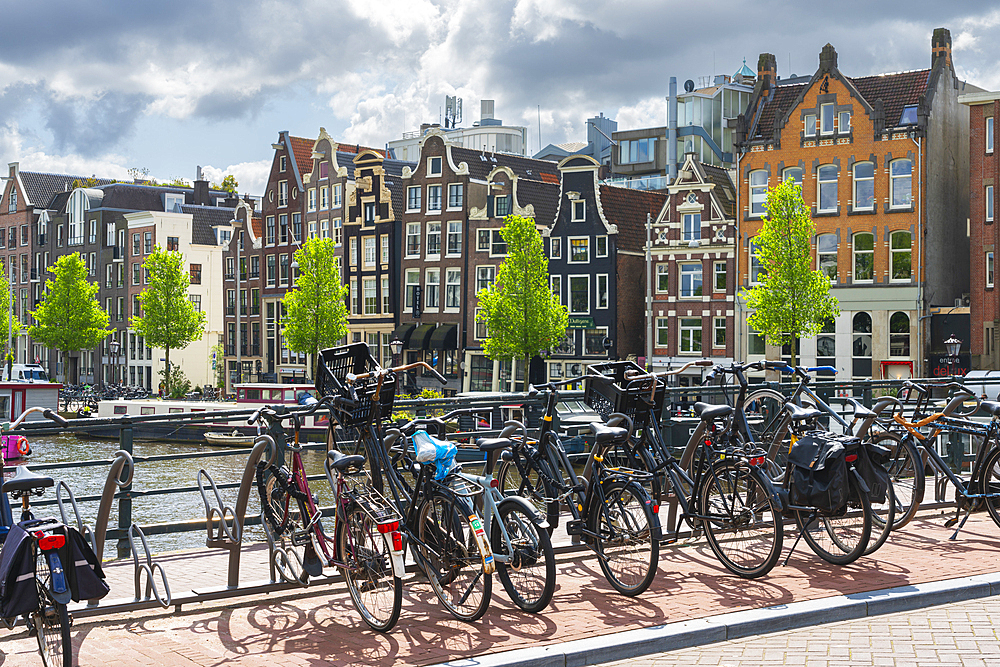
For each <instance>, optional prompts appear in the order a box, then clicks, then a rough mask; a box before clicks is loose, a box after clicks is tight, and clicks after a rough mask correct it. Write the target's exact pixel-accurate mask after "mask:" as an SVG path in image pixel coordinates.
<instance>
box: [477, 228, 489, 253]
mask: <svg viewBox="0 0 1000 667" xmlns="http://www.w3.org/2000/svg"><path fill="white" fill-rule="evenodd" d="M489 249H490V230H488V229H477V230H476V250H479V251H481V252H486V251H488V250H489Z"/></svg>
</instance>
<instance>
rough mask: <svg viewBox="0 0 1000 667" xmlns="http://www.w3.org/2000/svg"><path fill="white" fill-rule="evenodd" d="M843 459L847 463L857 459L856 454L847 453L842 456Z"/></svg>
mask: <svg viewBox="0 0 1000 667" xmlns="http://www.w3.org/2000/svg"><path fill="white" fill-rule="evenodd" d="M844 460H845V461H847V462H848V463H854V462H855V461H857V460H858V455H857V454H848V455H847V456H845V457H844Z"/></svg>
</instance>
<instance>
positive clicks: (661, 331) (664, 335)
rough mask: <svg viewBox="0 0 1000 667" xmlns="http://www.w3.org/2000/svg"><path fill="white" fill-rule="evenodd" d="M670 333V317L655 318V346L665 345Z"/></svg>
mask: <svg viewBox="0 0 1000 667" xmlns="http://www.w3.org/2000/svg"><path fill="white" fill-rule="evenodd" d="M669 333H670V318H669V317H657V318H656V347H666V346H667V341H668V340H669Z"/></svg>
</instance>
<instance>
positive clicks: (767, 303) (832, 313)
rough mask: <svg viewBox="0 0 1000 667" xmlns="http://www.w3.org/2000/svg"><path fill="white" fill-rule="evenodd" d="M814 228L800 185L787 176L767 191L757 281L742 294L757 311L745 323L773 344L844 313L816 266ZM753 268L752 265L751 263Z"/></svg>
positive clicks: (806, 333) (808, 331)
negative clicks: (813, 240) (813, 251)
mask: <svg viewBox="0 0 1000 667" xmlns="http://www.w3.org/2000/svg"><path fill="white" fill-rule="evenodd" d="M815 232H816V226H815V225H814V224H813V221H812V218H810V216H809V211H808V209H807V208H806V206H805V204H804V203H803V201H802V188H801V187H800V186H798V185H796V183H795V181H793V180H791V179H789V180H787V181H785V182H783V183H780V184H778V185H777V186H775V187H774V188H772V189H771V190H769V191H768V193H767V203H766V213H765V215H764V227H763V229H761V231H760V234H758V235H757V236H756V237H755V238H754V246H755V247H756V251H755V253H754V257H755V258H756V260H757V261H758V262H759V264H760V272H759V274H758V276H757V284H756V285H754V286H753V287H751V288H750V289H749V290H743V291H742V292H741V296H742V297H743V299H745V300H746V303H747V307H748V308H749V309H750V310H752V311H753V313H751V315H750V317H748V318H747V322H748V323H749V324H750V326H752V327H753V328H754V329H756V330H757V331H759V332H760V333H761V334H763V335H764V337H765V338H766V339H767V342H768V343H770V344H772V345H786V344H789V345H790V346H791V348H792V365H795V363H796V358H795V357H796V355H795V342H796V341H797V340H798V339H799V338H801V337H802V336H814V335H816V334H817V333H819V332H820V330H821V329H822V328H823V325H824V323H826V322H827V321H828V320H831V319H833V318H834V317H836V316H837V315H838V314H839V313H840V307H839V305H838V304H837V299H836V297H833V296H831V295H830V278H829V277H827V276H826V275H824V273H823V272H822V271H814V270H813V269H812V251H811V243H812V238H813V235H814V234H815ZM751 270H753V268H752V267H751Z"/></svg>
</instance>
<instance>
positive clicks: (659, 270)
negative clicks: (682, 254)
mask: <svg viewBox="0 0 1000 667" xmlns="http://www.w3.org/2000/svg"><path fill="white" fill-rule="evenodd" d="M661 278H662V279H664V280H665V281H666V282H667V285H666V287H664V288H663V289H660V279H661ZM655 288H656V293H657V294H669V293H670V264H669V263H667V262H660V263H658V264H657V265H656V283H655Z"/></svg>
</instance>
